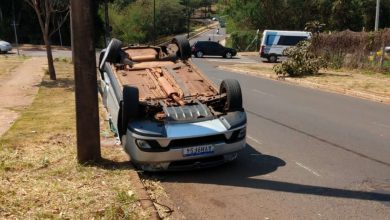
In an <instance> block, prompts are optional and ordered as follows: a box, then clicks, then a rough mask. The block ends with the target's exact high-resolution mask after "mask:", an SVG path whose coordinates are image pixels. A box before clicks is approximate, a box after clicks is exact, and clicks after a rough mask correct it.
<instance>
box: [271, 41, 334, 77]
mask: <svg viewBox="0 0 390 220" xmlns="http://www.w3.org/2000/svg"><path fill="white" fill-rule="evenodd" d="M310 47H311V42H310V41H301V42H300V43H298V44H297V45H296V46H294V47H290V48H288V49H286V50H285V51H284V52H283V55H285V56H287V60H285V61H283V62H282V63H280V64H277V65H275V66H274V68H273V70H274V71H275V73H276V74H277V75H282V76H286V75H288V76H293V77H294V76H304V75H314V74H317V73H318V71H319V70H320V68H322V67H326V62H324V61H323V59H322V58H321V57H317V56H316V55H315V54H314V53H313V52H312V51H311V48H310Z"/></svg>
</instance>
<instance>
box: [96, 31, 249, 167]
mask: <svg viewBox="0 0 390 220" xmlns="http://www.w3.org/2000/svg"><path fill="white" fill-rule="evenodd" d="M190 58H191V48H190V45H189V42H188V40H187V39H186V38H185V37H182V36H178V37H176V38H174V39H173V40H172V42H171V43H170V44H168V45H166V46H159V47H157V46H147V45H130V46H123V45H122V42H120V41H119V40H116V39H113V40H112V41H111V42H110V44H109V45H108V47H107V48H106V49H105V50H103V51H102V53H101V54H100V59H99V67H100V73H101V92H102V97H103V103H104V106H105V107H106V108H107V110H108V112H109V114H110V124H111V126H112V127H113V128H114V129H115V130H116V131H117V133H118V135H119V137H120V138H121V141H122V145H123V147H124V149H125V151H126V152H127V153H128V154H129V156H130V158H131V161H132V162H133V163H134V164H135V165H136V166H137V167H138V168H140V169H143V170H148V171H158V170H183V169H194V168H203V167H210V166H215V165H219V164H222V163H225V162H228V161H232V160H234V159H235V158H236V157H237V153H238V151H240V150H241V149H243V148H244V147H245V145H246V141H245V137H246V123H247V120H246V114H245V111H244V109H243V106H242V95H241V88H240V84H239V82H238V81H237V80H233V79H225V80H223V81H222V83H221V85H220V86H219V88H218V87H216V86H215V85H214V84H213V83H212V82H211V81H210V80H209V79H208V78H207V77H206V76H205V75H204V74H203V73H202V72H201V71H200V70H199V69H197V68H196V66H195V65H194V64H193V63H192V62H191V60H190Z"/></svg>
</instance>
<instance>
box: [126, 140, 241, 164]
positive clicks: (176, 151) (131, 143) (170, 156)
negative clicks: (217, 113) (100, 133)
mask: <svg viewBox="0 0 390 220" xmlns="http://www.w3.org/2000/svg"><path fill="white" fill-rule="evenodd" d="M210 145H213V146H214V153H213V154H209V155H198V156H191V157H185V156H184V155H183V149H184V148H185V147H191V146H194V145H191V144H190V145H187V146H183V147H172V148H169V149H167V151H163V152H146V151H142V150H141V149H140V148H139V147H138V146H137V144H136V142H135V139H134V138H133V137H132V136H131V133H128V134H127V135H126V145H125V150H126V152H127V153H128V154H129V155H130V158H131V161H132V162H133V163H134V164H136V165H137V166H138V167H139V168H141V169H143V170H146V171H159V170H187V169H197V168H205V167H212V166H217V165H220V164H223V163H226V162H229V161H232V160H234V159H235V158H236V157H237V152H238V151H240V150H242V149H243V148H244V147H245V145H246V140H245V138H243V139H241V140H240V141H237V142H234V143H224V142H219V143H211V144H210Z"/></svg>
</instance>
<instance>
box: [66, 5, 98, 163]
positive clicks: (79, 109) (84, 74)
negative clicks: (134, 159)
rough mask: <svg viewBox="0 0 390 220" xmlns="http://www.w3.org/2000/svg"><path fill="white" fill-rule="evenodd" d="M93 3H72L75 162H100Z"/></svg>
mask: <svg viewBox="0 0 390 220" xmlns="http://www.w3.org/2000/svg"><path fill="white" fill-rule="evenodd" d="M92 3H93V0H83V1H80V0H71V10H72V28H73V38H74V39H73V50H74V57H73V58H74V60H73V63H74V75H75V86H76V128H77V159H78V162H79V163H82V164H84V163H87V162H95V161H98V160H100V158H101V155H100V136H99V110H98V97H97V75H96V54H95V44H94V17H93V11H92Z"/></svg>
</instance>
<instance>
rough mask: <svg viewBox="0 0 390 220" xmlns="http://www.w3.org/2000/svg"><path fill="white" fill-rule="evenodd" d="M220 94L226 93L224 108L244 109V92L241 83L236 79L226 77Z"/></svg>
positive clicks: (230, 109) (231, 109)
mask: <svg viewBox="0 0 390 220" xmlns="http://www.w3.org/2000/svg"><path fill="white" fill-rule="evenodd" d="M219 92H220V94H226V102H225V105H224V110H226V111H237V110H242V93H241V86H240V83H239V82H238V81H237V80H235V79H224V80H223V81H222V82H221V85H220V88H219Z"/></svg>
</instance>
